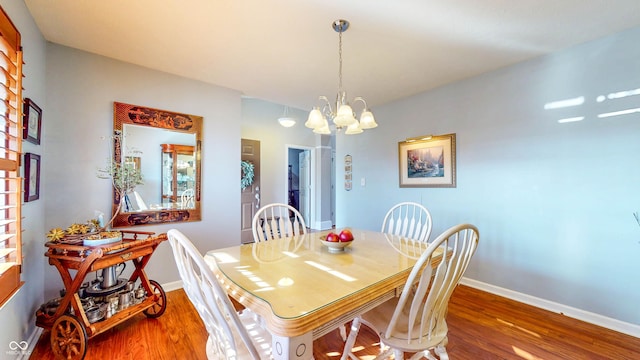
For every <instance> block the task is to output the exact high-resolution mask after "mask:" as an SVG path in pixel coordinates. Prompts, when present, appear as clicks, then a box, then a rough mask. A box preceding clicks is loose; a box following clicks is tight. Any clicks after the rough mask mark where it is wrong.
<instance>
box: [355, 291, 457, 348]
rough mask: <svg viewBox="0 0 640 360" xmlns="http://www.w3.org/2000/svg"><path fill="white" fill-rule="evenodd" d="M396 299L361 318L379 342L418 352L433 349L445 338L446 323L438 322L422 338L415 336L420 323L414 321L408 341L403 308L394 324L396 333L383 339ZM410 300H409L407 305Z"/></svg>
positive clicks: (406, 318) (406, 315) (407, 321)
mask: <svg viewBox="0 0 640 360" xmlns="http://www.w3.org/2000/svg"><path fill="white" fill-rule="evenodd" d="M398 300H399V298H398V297H394V298H393V299H390V300H388V301H386V302H384V303H383V304H381V305H380V306H378V307H376V308H374V309H372V310H370V311H368V312H366V313H365V314H363V315H362V316H361V318H362V320H364V323H365V324H366V325H367V326H369V327H370V328H372V329H373V331H375V333H376V334H378V336H380V340H381V341H382V342H383V343H384V344H385V345H388V346H391V347H392V348H395V349H400V350H402V351H406V352H418V351H421V350H424V349H425V348H434V347H436V346H438V345H439V344H440V343H442V342H443V341H445V340H446V338H447V323H446V321H442V322H439V324H440V325H439V328H438V329H435V330H433V331H432V332H431V334H429V332H428V329H425V330H424V332H425V333H426V334H425V335H423V336H417V334H420V322H419V321H416V324H415V325H414V326H413V329H412V337H413V339H411V340H410V341H409V333H408V328H409V311H408V309H407V308H406V307H405V309H404V310H403V311H402V314H401V316H400V317H399V318H398V321H397V323H396V325H397V326H396V331H395V332H394V333H393V335H392V336H391V337H389V338H385V331H386V330H387V327H388V326H389V323H391V316H392V315H393V312H394V310H395V308H396V306H397V305H398ZM410 302H411V299H410V300H409V303H410ZM421 315H422V314H418V315H417V316H416V318H420V316H421Z"/></svg>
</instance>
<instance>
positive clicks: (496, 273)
mask: <svg viewBox="0 0 640 360" xmlns="http://www.w3.org/2000/svg"><path fill="white" fill-rule="evenodd" d="M639 42H640V29H633V30H630V31H627V32H624V33H620V34H618V35H615V36H612V37H608V38H605V39H602V40H599V41H594V42H591V43H587V44H583V45H581V46H577V47H574V48H571V49H567V50H566V51H562V52H558V53H556V54H553V55H550V56H545V57H541V58H538V59H535V60H533V61H529V62H526V63H522V64H519V65H515V66H511V67H508V68H504V69H501V70H498V71H495V72H492V73H489V74H486V75H484V76H480V77H476V78H472V79H469V80H466V81H462V82H459V83H456V84H452V85H449V86H445V87H442V88H439V89H436V90H433V91H430V92H426V93H423V94H420V95H417V96H414V97H411V98H407V99H404V100H401V101H398V102H395V103H392V104H388V105H386V106H382V107H379V108H375V109H374V113H375V115H376V120H377V122H378V124H379V125H380V126H379V128H378V129H375V130H371V131H367V132H365V133H364V134H362V135H358V136H359V137H350V138H348V139H349V140H350V141H346V140H345V139H347V138H346V137H338V139H337V143H338V144H337V152H338V154H337V159H342V158H343V156H344V155H345V154H351V155H353V176H354V189H353V190H352V191H350V192H346V191H344V190H343V189H341V188H340V187H338V193H337V209H338V210H337V211H338V214H337V226H353V227H361V228H367V229H378V228H379V226H380V224H381V222H382V219H383V217H384V214H385V212H386V210H387V209H388V208H389V207H390V206H392V205H393V204H394V203H397V202H400V201H417V202H420V203H422V204H424V205H425V206H427V208H429V210H430V211H431V212H432V216H433V221H434V231H433V234H434V235H433V236H437V235H438V234H439V233H441V232H442V231H444V230H445V229H447V228H449V227H450V226H453V225H455V224H457V223H462V222H470V223H473V224H475V225H477V226H478V228H479V230H480V245H479V249H478V252H477V254H476V256H475V258H474V259H473V261H472V263H471V266H470V269H469V271H468V272H467V274H466V276H467V277H469V278H471V279H475V280H478V281H481V282H484V283H488V284H491V285H495V286H499V287H503V288H507V289H510V290H513V291H516V292H520V293H524V294H528V295H531V296H535V297H538V298H542V299H546V300H549V301H552V302H556V303H560V304H564V305H567V306H570V307H574V308H577V309H582V310H584V311H586V312H591V313H595V314H599V315H602V316H604V317H608V318H612V319H617V320H620V321H623V322H626V323H630V324H636V325H637V324H640V312H638V310H637V309H638V303H640V288H639V287H638V286H637V285H638V281H637V279H638V275H637V274H639V273H640V262H639V261H638V256H639V255H640V244H639V240H640V228H639V227H638V224H636V222H635V220H634V218H633V216H632V213H633V212H634V211H638V210H640V166H639V164H640V163H639V155H640V113H638V112H636V113H634V114H630V115H625V116H617V117H610V118H605V119H600V118H598V117H597V115H598V114H600V113H603V112H609V111H614V110H621V109H629V108H638V107H639V105H638V104H640V102H639V99H640V95H636V96H632V97H629V98H626V99H618V100H606V101H604V102H602V103H598V102H596V97H597V96H599V95H607V94H609V93H612V92H617V91H621V90H628V89H638V88H640V77H639V76H638V75H639V74H640V61H639V60H640V47H638V43H639ZM425 71H428V69H426V70H425ZM578 96H584V97H585V103H584V105H582V106H579V107H574V108H567V109H560V110H545V109H544V105H545V103H548V102H551V101H556V100H561V99H568V98H574V97H578ZM571 116H584V117H585V118H584V120H583V121H579V122H572V123H564V124H560V123H558V122H557V120H558V119H561V118H565V117H571ZM446 133H456V134H457V142H458V146H457V171H458V174H457V182H458V185H457V187H456V188H453V189H452V188H442V189H438V188H418V189H408V188H403V189H400V188H399V187H398V141H401V140H404V139H405V138H407V137H414V136H419V135H424V134H446ZM338 165H339V164H338ZM337 170H338V174H337V177H338V180H337V183H338V184H339V183H340V180H339V179H340V178H341V177H343V176H344V171H343V168H342V167H341V166H340V165H339V166H337ZM363 177H364V178H366V186H365V187H361V186H360V179H361V178H363ZM363 212H364V213H365V214H367V216H362V214H363Z"/></svg>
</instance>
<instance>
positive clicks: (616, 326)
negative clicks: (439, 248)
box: [460, 278, 640, 338]
mask: <svg viewBox="0 0 640 360" xmlns="http://www.w3.org/2000/svg"><path fill="white" fill-rule="evenodd" d="M460 283H461V284H463V285H466V286H469V287H472V288H475V289H479V290H482V291H486V292H488V293H491V294H495V295H499V296H502V297H505V298H507V299H511V300H515V301H518V302H521V303H524V304H528V305H531V306H535V307H537V308H541V309H544V310H548V311H551V312H554V313H558V314H562V315H565V316H568V317H570V318H574V319H577V320H581V321H584V322H588V323H590V324H594V325H598V326H602V327H604V328H607V329H610V330H613V331H617V332H621V333H623V334H627V335H631V336H634V337H637V338H640V326H638V325H635V324H631V323H627V322H624V321H620V320H616V319H613V318H610V317H606V316H602V315H599V314H596V313H592V312H588V311H584V310H581V309H577V308H574V307H571V306H567V305H563V304H559V303H556V302H553V301H549V300H545V299H541V298H538V297H535V296H531V295H527V294H523V293H520V292H517V291H513V290H509V289H505V288H502V287H499V286H494V285H491V284H487V283H483V282H481V281H477V280H473V279H468V278H463V279H462V281H460Z"/></svg>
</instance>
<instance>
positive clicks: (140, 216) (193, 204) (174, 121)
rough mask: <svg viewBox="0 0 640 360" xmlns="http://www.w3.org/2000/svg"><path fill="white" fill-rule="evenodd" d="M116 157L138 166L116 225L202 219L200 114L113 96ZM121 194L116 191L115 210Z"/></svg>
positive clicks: (124, 163)
mask: <svg viewBox="0 0 640 360" xmlns="http://www.w3.org/2000/svg"><path fill="white" fill-rule="evenodd" d="M113 114H114V115H113V133H114V152H113V156H114V161H115V162H116V163H117V164H122V165H123V166H130V167H135V168H136V169H138V170H140V172H141V173H142V176H143V182H144V184H141V185H137V186H136V187H135V189H134V191H132V192H130V193H128V194H126V195H125V196H124V199H123V205H121V208H120V211H119V213H118V215H117V216H116V217H115V219H114V220H113V224H112V226H113V227H123V226H136V225H153V224H162V223H169V222H184V221H200V220H201V214H200V188H201V187H200V186H201V173H202V167H201V146H202V116H194V115H187V114H179V113H174V112H170V111H165V110H158V109H151V108H146V107H142V106H137V105H130V104H123V103H119V102H114V112H113ZM120 200H121V199H120V195H119V194H118V193H117V192H115V191H114V195H113V204H112V212H113V214H115V212H116V211H117V209H118V204H120Z"/></svg>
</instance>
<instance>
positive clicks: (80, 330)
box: [51, 315, 87, 360]
mask: <svg viewBox="0 0 640 360" xmlns="http://www.w3.org/2000/svg"><path fill="white" fill-rule="evenodd" d="M51 350H53V353H54V354H55V355H56V358H58V359H74V360H76V359H78V360H80V359H84V356H85V354H86V353H87V330H86V329H85V328H84V325H83V324H82V323H81V322H80V321H79V320H78V318H77V317H75V316H73V315H62V316H60V317H59V318H58V320H56V321H55V322H54V323H53V327H52V328H51Z"/></svg>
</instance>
